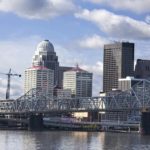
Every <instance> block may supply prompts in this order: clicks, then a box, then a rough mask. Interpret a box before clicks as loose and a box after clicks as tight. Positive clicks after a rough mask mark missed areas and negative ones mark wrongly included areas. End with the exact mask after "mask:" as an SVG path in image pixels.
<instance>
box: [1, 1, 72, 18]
mask: <svg viewBox="0 0 150 150" xmlns="http://www.w3.org/2000/svg"><path fill="white" fill-rule="evenodd" d="M73 10H75V5H74V4H73V0H11V1H10V0H0V11H4V12H13V13H14V14H17V15H18V16H21V17H25V18H28V19H48V18H53V17H56V16H59V15H63V14H66V13H68V12H71V11H73Z"/></svg>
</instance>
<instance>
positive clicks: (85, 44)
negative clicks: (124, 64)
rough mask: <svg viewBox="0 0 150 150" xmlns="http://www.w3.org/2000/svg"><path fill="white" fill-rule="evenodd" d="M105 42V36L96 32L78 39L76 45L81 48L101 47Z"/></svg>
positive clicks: (106, 41)
mask: <svg viewBox="0 0 150 150" xmlns="http://www.w3.org/2000/svg"><path fill="white" fill-rule="evenodd" d="M106 43H108V40H106V39H105V38H103V37H101V36H99V35H97V34H94V35H93V36H89V37H86V38H83V39H81V40H79V41H78V45H79V46H80V47H81V48H89V49H99V48H103V47H104V44H106Z"/></svg>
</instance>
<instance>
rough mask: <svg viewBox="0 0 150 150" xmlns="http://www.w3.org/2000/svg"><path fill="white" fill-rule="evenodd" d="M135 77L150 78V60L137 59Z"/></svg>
mask: <svg viewBox="0 0 150 150" xmlns="http://www.w3.org/2000/svg"><path fill="white" fill-rule="evenodd" d="M135 78H142V79H150V60H142V59H138V60H137V62H136V66H135Z"/></svg>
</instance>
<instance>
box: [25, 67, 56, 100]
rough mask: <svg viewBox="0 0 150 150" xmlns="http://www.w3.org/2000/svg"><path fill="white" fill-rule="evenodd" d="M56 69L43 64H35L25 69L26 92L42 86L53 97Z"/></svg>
mask: <svg viewBox="0 0 150 150" xmlns="http://www.w3.org/2000/svg"><path fill="white" fill-rule="evenodd" d="M53 81H54V71H53V70H51V69H48V68H46V67H43V66H33V67H31V68H28V69H26V70H25V80H24V92H25V93H26V92H28V91H29V90H31V89H32V88H40V89H42V91H43V92H44V93H45V94H46V95H47V96H49V97H53V85H54V83H53Z"/></svg>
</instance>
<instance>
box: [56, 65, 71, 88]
mask: <svg viewBox="0 0 150 150" xmlns="http://www.w3.org/2000/svg"><path fill="white" fill-rule="evenodd" d="M71 69H72V67H66V66H59V70H58V87H59V88H63V74H64V72H65V71H68V70H71Z"/></svg>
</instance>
